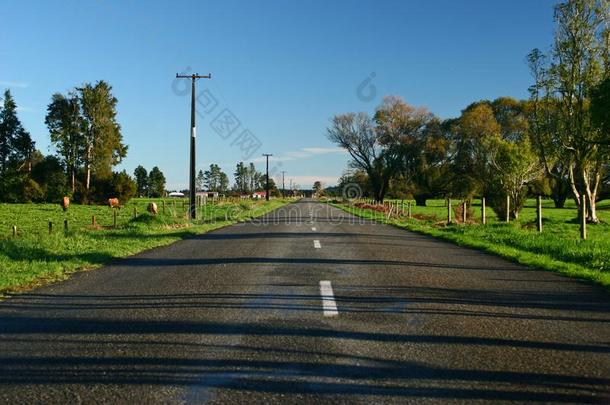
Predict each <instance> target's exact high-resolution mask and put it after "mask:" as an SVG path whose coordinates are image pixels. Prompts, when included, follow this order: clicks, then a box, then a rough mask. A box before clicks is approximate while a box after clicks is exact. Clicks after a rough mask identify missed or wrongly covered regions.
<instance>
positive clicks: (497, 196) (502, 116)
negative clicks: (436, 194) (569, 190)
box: [454, 97, 541, 218]
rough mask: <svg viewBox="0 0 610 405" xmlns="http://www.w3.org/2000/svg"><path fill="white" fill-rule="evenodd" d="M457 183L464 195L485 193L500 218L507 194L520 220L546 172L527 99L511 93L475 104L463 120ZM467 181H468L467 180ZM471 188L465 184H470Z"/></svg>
mask: <svg viewBox="0 0 610 405" xmlns="http://www.w3.org/2000/svg"><path fill="white" fill-rule="evenodd" d="M455 125H456V129H457V131H456V134H457V135H458V138H457V139H456V153H455V159H454V162H455V167H456V170H455V172H456V175H457V176H459V177H458V179H457V181H456V182H455V183H456V184H457V185H458V190H460V191H462V193H464V191H466V193H467V194H462V196H463V197H466V198H469V197H470V196H472V195H473V194H474V193H480V194H481V195H483V196H485V197H486V198H487V199H488V201H489V203H490V206H491V207H492V208H493V209H494V211H496V213H497V214H498V215H499V216H503V215H505V208H506V196H507V195H508V196H510V198H511V212H510V214H511V216H512V217H513V218H518V216H519V212H520V210H521V209H522V208H523V204H524V202H525V198H526V196H527V190H528V185H529V184H531V183H532V182H533V181H535V180H537V179H539V178H540V176H541V165H540V161H539V158H538V156H537V154H536V153H535V150H534V148H533V147H532V145H531V142H530V135H529V126H528V120H527V114H526V113H525V103H523V102H520V101H517V100H514V99H511V98H506V97H501V98H498V99H496V100H494V101H492V102H489V101H481V102H477V103H474V104H471V105H470V106H469V107H468V108H466V109H465V110H464V111H463V112H462V116H461V117H460V119H459V120H458V121H457V123H456V124H455ZM464 179H465V180H464ZM464 186H465V187H464Z"/></svg>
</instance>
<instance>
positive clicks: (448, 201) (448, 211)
mask: <svg viewBox="0 0 610 405" xmlns="http://www.w3.org/2000/svg"><path fill="white" fill-rule="evenodd" d="M447 225H451V198H447Z"/></svg>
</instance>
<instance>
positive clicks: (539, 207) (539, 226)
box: [536, 196, 542, 233]
mask: <svg viewBox="0 0 610 405" xmlns="http://www.w3.org/2000/svg"><path fill="white" fill-rule="evenodd" d="M536 228H537V229H538V232H539V233H541V232H542V197H541V196H538V198H537V204H536Z"/></svg>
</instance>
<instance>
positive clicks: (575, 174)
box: [529, 0, 610, 222]
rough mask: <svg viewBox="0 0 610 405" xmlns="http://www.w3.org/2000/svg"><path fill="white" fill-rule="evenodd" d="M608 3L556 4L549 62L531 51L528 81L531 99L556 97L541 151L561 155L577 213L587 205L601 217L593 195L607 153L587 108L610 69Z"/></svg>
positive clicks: (591, 214)
mask: <svg viewBox="0 0 610 405" xmlns="http://www.w3.org/2000/svg"><path fill="white" fill-rule="evenodd" d="M609 9H610V2H609V1H608V0H569V1H566V2H564V3H560V4H558V5H557V6H555V22H556V26H557V28H556V31H555V41H554V44H553V50H552V54H551V57H550V58H549V59H550V60H549V61H548V62H549V63H545V60H544V58H543V57H542V54H541V52H539V51H536V50H534V51H533V52H532V53H531V54H530V57H529V62H530V66H535V67H536V68H537V72H536V73H537V74H535V80H536V83H535V84H534V86H533V87H532V96H533V98H534V100H535V101H539V100H540V99H550V100H556V103H548V102H547V103H546V105H543V106H546V107H548V106H550V105H552V106H553V107H554V108H555V111H554V112H555V114H554V118H555V122H556V124H557V126H556V129H555V133H554V136H553V137H552V142H551V145H552V146H551V147H549V148H547V149H546V150H545V151H544V156H545V157H546V158H547V159H551V158H554V159H556V160H560V161H561V162H562V164H563V166H565V167H566V170H567V172H568V177H569V181H570V188H571V190H572V194H573V196H574V200H575V201H576V203H577V204H578V206H579V212H580V214H579V215H582V214H583V212H584V211H585V207H588V209H587V210H586V212H587V220H588V221H589V222H598V221H599V220H598V218H597V213H596V199H597V193H598V187H599V184H600V181H601V178H602V175H603V167H604V162H605V161H607V159H608V153H609V151H608V147H607V146H606V145H604V143H603V142H604V139H603V133H602V131H600V130H599V128H598V127H597V126H595V125H594V124H593V121H592V119H591V118H592V117H591V109H590V105H591V95H592V93H593V92H594V89H595V88H596V86H598V85H599V83H600V82H601V81H602V80H603V79H604V78H605V77H608V75H609V72H608V70H609V69H610V66H609V61H608V59H609V58H608V52H609V51H608V42H609V39H608V36H609V35H610V34H609V31H608V30H609V28H608V27H609V26H610V12H608V10H609ZM543 145H544V144H543ZM555 145H558V146H556V147H555Z"/></svg>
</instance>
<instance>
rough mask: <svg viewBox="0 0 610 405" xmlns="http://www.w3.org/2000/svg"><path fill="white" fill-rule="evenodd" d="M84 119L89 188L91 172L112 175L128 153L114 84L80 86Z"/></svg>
mask: <svg viewBox="0 0 610 405" xmlns="http://www.w3.org/2000/svg"><path fill="white" fill-rule="evenodd" d="M78 91H79V96H80V104H81V109H82V114H83V119H84V144H85V156H84V159H83V160H84V164H85V189H86V190H88V189H89V187H90V185H91V173H92V172H93V173H94V174H95V176H96V177H97V178H100V179H103V178H106V177H109V176H111V175H112V167H113V166H114V165H116V164H118V163H120V162H121V160H122V159H123V158H124V157H125V156H126V155H127V146H125V145H124V144H123V137H122V135H121V127H120V125H119V124H118V122H117V121H116V114H117V112H116V105H117V102H118V100H117V99H116V97H114V96H113V95H112V87H111V86H110V85H109V84H108V83H106V82H105V81H103V80H101V81H99V82H97V83H96V84H95V85H92V84H90V83H87V84H85V85H84V86H83V87H81V88H79V89H78Z"/></svg>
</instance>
